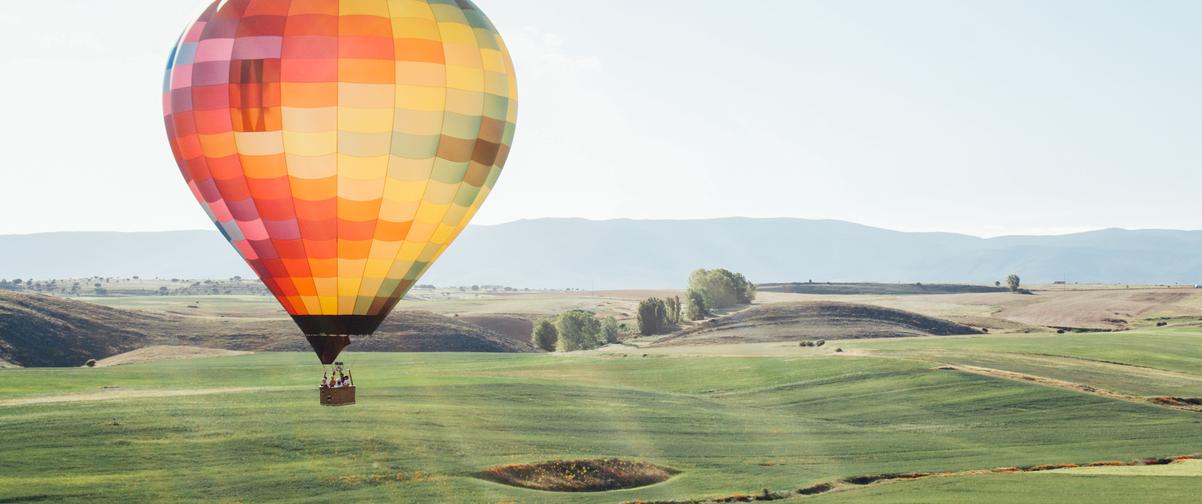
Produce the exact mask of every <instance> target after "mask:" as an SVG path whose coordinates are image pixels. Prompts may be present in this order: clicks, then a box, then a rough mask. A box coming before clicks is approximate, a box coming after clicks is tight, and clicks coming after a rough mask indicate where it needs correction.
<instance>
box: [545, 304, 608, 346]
mask: <svg viewBox="0 0 1202 504" xmlns="http://www.w3.org/2000/svg"><path fill="white" fill-rule="evenodd" d="M555 328H556V329H558V330H559V344H560V346H561V347H562V348H563V351H565V352H572V351H575V350H590V349H593V348H597V347H599V346H601V345H602V342H601V337H600V334H601V321H599V320H597V317H596V316H594V315H593V312H588V311H584V310H571V311H566V312H563V313H561V314H559V319H558V320H556V322H555Z"/></svg>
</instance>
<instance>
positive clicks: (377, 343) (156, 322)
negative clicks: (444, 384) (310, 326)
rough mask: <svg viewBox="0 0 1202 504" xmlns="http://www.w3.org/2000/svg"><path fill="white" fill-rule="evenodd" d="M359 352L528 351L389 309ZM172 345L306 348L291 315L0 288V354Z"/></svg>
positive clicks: (55, 355) (71, 356)
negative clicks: (176, 310)
mask: <svg viewBox="0 0 1202 504" xmlns="http://www.w3.org/2000/svg"><path fill="white" fill-rule="evenodd" d="M352 340H353V343H352V345H351V346H350V347H349V350H350V351H361V352H532V351H534V348H533V347H532V346H531V345H530V343H529V342H525V341H515V340H513V339H510V338H507V337H505V336H502V335H500V334H498V333H496V332H493V331H492V330H490V329H486V328H484V327H480V326H477V325H474V324H471V323H468V322H465V321H460V320H457V319H454V318H451V317H445V316H442V315H437V314H433V313H428V312H421V311H396V312H393V314H392V315H391V316H389V317H388V318H387V319H386V320H385V321H384V323H383V324H382V325H381V326H380V329H379V330H378V331H377V332H376V334H375V335H373V336H371V337H366V338H352ZM159 345H176V346H192V347H209V348H221V349H227V350H253V351H298V352H300V351H308V350H309V346H308V343H306V342H305V339H304V338H303V337H301V335H300V332H299V331H298V330H297V329H296V326H295V325H294V324H293V322H292V321H291V320H290V319H287V318H280V319H266V320H264V319H240V318H235V317H230V318H206V317H181V316H175V315H167V314H158V313H150V312H144V311H136V310H120V309H116V308H109V307H105V306H100V305H97V304H93V303H86V302H81V301H75V300H71V299H65V298H58V297H52V296H43V295H34V294H18V293H12V292H4V291H0V362H10V363H12V364H16V365H20V366H24V367H45V366H53V367H63V366H79V365H82V364H83V363H84V362H86V361H87V360H88V359H103V358H105V357H110V356H113V355H117V354H121V353H125V352H129V351H131V350H136V349H139V348H145V347H151V346H159Z"/></svg>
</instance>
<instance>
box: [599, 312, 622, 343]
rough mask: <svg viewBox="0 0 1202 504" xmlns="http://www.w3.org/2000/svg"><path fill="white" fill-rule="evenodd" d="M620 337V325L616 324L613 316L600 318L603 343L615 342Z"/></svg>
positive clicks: (616, 321) (616, 320)
mask: <svg viewBox="0 0 1202 504" xmlns="http://www.w3.org/2000/svg"><path fill="white" fill-rule="evenodd" d="M621 339H622V326H620V325H618V319H615V318H613V317H605V318H603V319H601V341H603V342H605V343H617V342H618V341H619V340H621Z"/></svg>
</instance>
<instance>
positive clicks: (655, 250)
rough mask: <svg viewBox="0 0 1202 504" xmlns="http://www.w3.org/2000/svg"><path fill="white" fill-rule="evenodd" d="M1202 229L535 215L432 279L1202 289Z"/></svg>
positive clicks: (172, 249)
mask: <svg viewBox="0 0 1202 504" xmlns="http://www.w3.org/2000/svg"><path fill="white" fill-rule="evenodd" d="M1199 248H1202V231H1173V230H1138V231H1128V230H1122V229H1107V230H1101V231H1093V232H1088V233H1078V234H1070V235H1061V236H1006V237H998V238H990V239H983V238H977V237H973V236H967V235H959V234H950V233H907V232H898V231H890V230H886V229H880V228H873V227H868V226H863V225H859V224H853V223H849V222H841V221H828V220H804V219H747V218H727V219H710V220H679V221H672V220H609V221H589V220H583V219H537V220H525V221H517V222H511V223H507V224H499V225H491V226H471V227H470V228H468V230H467V231H465V232H464V233H463V235H462V236H461V237H460V238H459V241H458V242H457V244H456V245H455V246H453V247H451V248H450V249H449V250H448V251H447V253H446V254H445V255H444V256H443V257H442V258H441V259H440V260H439V262H438V263H436V264H435V265H434V266H433V267H432V268H431V270H430V272H429V274H427V275H426V277H425V278H423V282H425V283H433V284H437V285H444V286H446V285H451V286H454V285H475V284H479V285H490V284H492V285H508V286H513V287H529V288H566V287H574V288H583V289H590V290H591V289H625V288H661V287H682V286H683V284H684V282H685V279H686V278H687V277H688V273H689V272H690V271H692V270H693V269H696V268H700V267H725V268H728V269H732V270H735V271H740V272H742V273H744V274H745V275H747V277H748V278H750V279H752V280H753V281H755V282H804V281H807V280H814V281H815V282H827V281H831V282H838V281H848V282H851V281H879V282H893V283H896V282H902V283H914V282H923V283H938V282H971V283H981V284H993V282H994V281H997V280H1004V279H1005V276H1006V275H1007V274H1009V273H1015V272H1017V273H1019V274H1020V275H1021V276H1022V277H1023V280H1024V281H1025V282H1028V283H1034V282H1051V281H1053V280H1063V279H1067V280H1068V281H1070V282H1103V283H1170V284H1171V283H1183V284H1194V283H1199V282H1202V254H1198V253H1197V252H1196V251H1197V250H1198V249H1199ZM94 275H98V276H126V277H128V276H133V275H141V276H143V277H155V276H159V277H165V278H171V277H181V278H183V277H187V278H201V277H208V278H229V277H232V276H234V275H241V276H245V277H248V278H249V277H251V274H250V272H249V270H248V269H247V268H246V267H245V266H244V265H243V264H242V262H241V260H240V259H239V258H238V257H237V255H236V254H235V253H234V252H233V251H232V250H231V249H230V247H229V246H228V245H226V244H225V242H224V241H223V240H222V239H221V238H220V237H219V236H218V234H217V232H216V231H178V232H162V233H49V234H37V235H9V236H0V278H13V277H20V278H67V277H89V276H94Z"/></svg>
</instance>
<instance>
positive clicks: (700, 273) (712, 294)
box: [530, 269, 755, 352]
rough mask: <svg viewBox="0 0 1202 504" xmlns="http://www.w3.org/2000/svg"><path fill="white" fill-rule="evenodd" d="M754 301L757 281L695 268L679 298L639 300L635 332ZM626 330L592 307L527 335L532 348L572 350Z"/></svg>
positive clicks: (543, 323) (658, 330)
mask: <svg viewBox="0 0 1202 504" xmlns="http://www.w3.org/2000/svg"><path fill="white" fill-rule="evenodd" d="M754 300H755V285H752V283H751V282H749V281H747V279H746V278H745V277H743V275H742V274H740V273H734V272H731V271H729V270H725V269H713V270H705V269H699V270H697V271H694V272H693V273H692V274H690V275H689V290H688V292H687V293H686V294H685V297H684V300H683V301H682V300H681V298H680V296H672V297H667V298H658V297H651V298H647V299H644V300H642V301H640V302H639V306H638V313H637V315H636V317H637V320H638V331H639V333H640V334H642V335H644V336H651V335H656V334H667V333H669V332H672V331H673V330H674V329H676V328H677V327H680V323H681V322H682V321H683V320H685V318H687V319H688V320H702V319H704V318H706V317H709V316H710V315H711V313H712V312H711V310H713V309H723V308H729V307H732V306H737V305H744V304H750V303H751V302H752V301H754ZM624 332H626V327H625V325H624V324H619V323H618V321H617V319H615V318H613V317H604V318H597V316H596V315H595V314H594V313H593V312H590V311H585V310H571V311H567V312H564V313H561V314H560V315H559V316H558V317H555V318H553V319H544V320H540V321H538V322H537V323H535V324H534V331H533V333H532V334H531V335H530V339H531V342H533V343H534V346H536V347H538V348H541V349H543V350H546V351H548V352H554V351H556V350H560V351H564V352H571V351H574V350H589V349H593V348H597V347H600V346H602V345H606V344H609V343H617V342H618V341H619V340H620V339H621V337H622V334H623V333H624Z"/></svg>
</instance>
